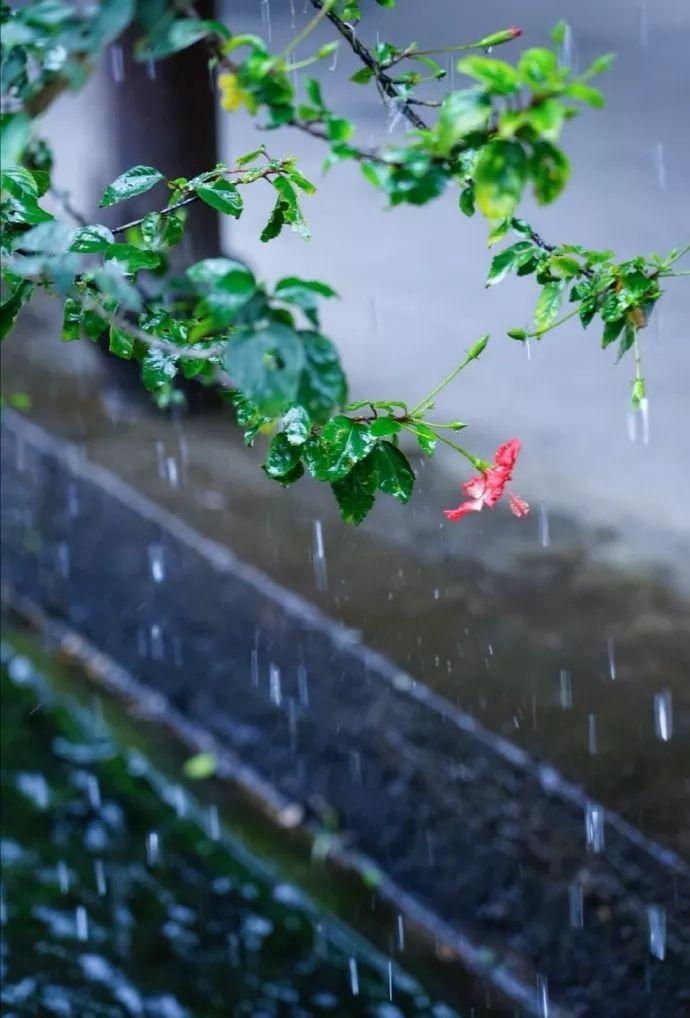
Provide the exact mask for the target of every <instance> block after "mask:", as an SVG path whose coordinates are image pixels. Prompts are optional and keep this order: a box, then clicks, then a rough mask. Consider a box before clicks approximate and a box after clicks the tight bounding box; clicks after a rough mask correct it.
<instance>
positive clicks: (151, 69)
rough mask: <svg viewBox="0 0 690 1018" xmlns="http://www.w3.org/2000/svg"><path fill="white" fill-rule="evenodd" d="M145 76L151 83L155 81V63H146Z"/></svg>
mask: <svg viewBox="0 0 690 1018" xmlns="http://www.w3.org/2000/svg"><path fill="white" fill-rule="evenodd" d="M146 74H147V76H148V78H149V79H150V80H151V81H155V80H156V61H155V60H147V61H146Z"/></svg>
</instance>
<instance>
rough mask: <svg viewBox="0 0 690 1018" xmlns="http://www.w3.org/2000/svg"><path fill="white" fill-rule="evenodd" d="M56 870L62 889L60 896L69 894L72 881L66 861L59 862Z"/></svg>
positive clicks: (59, 885)
mask: <svg viewBox="0 0 690 1018" xmlns="http://www.w3.org/2000/svg"><path fill="white" fill-rule="evenodd" d="M56 870H57V882H58V887H59V888H60V894H67V892H68V891H69V884H70V879H69V870H68V869H67V865H66V863H65V860H64V859H60V860H59V861H58V864H57V867H56Z"/></svg>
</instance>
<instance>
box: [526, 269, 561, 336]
mask: <svg viewBox="0 0 690 1018" xmlns="http://www.w3.org/2000/svg"><path fill="white" fill-rule="evenodd" d="M564 290H565V280H563V279H559V280H557V281H556V282H555V283H546V285H545V286H543V287H542V290H541V293H540V294H539V300H538V301H537V306H536V308H535V311H534V325H535V329H536V331H537V332H543V331H544V329H546V328H547V327H548V326H549V325H551V323H552V322H553V321H555V319H556V316H557V315H558V311H559V309H560V306H561V302H562V300H563V293H564Z"/></svg>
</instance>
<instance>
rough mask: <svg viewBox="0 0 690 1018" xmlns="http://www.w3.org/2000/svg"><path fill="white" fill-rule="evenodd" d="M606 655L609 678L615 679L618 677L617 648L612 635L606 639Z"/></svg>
mask: <svg viewBox="0 0 690 1018" xmlns="http://www.w3.org/2000/svg"><path fill="white" fill-rule="evenodd" d="M606 656H607V658H608V663H609V678H610V679H612V680H614V679H615V678H616V648H615V646H614V643H613V637H612V636H609V637H608V638H607V640H606Z"/></svg>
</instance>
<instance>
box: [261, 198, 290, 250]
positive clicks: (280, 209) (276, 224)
mask: <svg viewBox="0 0 690 1018" xmlns="http://www.w3.org/2000/svg"><path fill="white" fill-rule="evenodd" d="M284 205H285V203H284V202H283V199H282V198H278V200H277V202H276V203H275V205H274V206H273V210H272V212H271V214H270V216H269V217H268V222H267V223H266V225H265V226H264V228H263V230H262V231H261V234H260V235H259V240H260V241H262V243H264V244H265V243H266V242H267V241H269V240H273V239H274V238H275V237H277V236H278V234H279V233H280V231H281V230H282V229H283V227H284V226H285V212H284Z"/></svg>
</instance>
